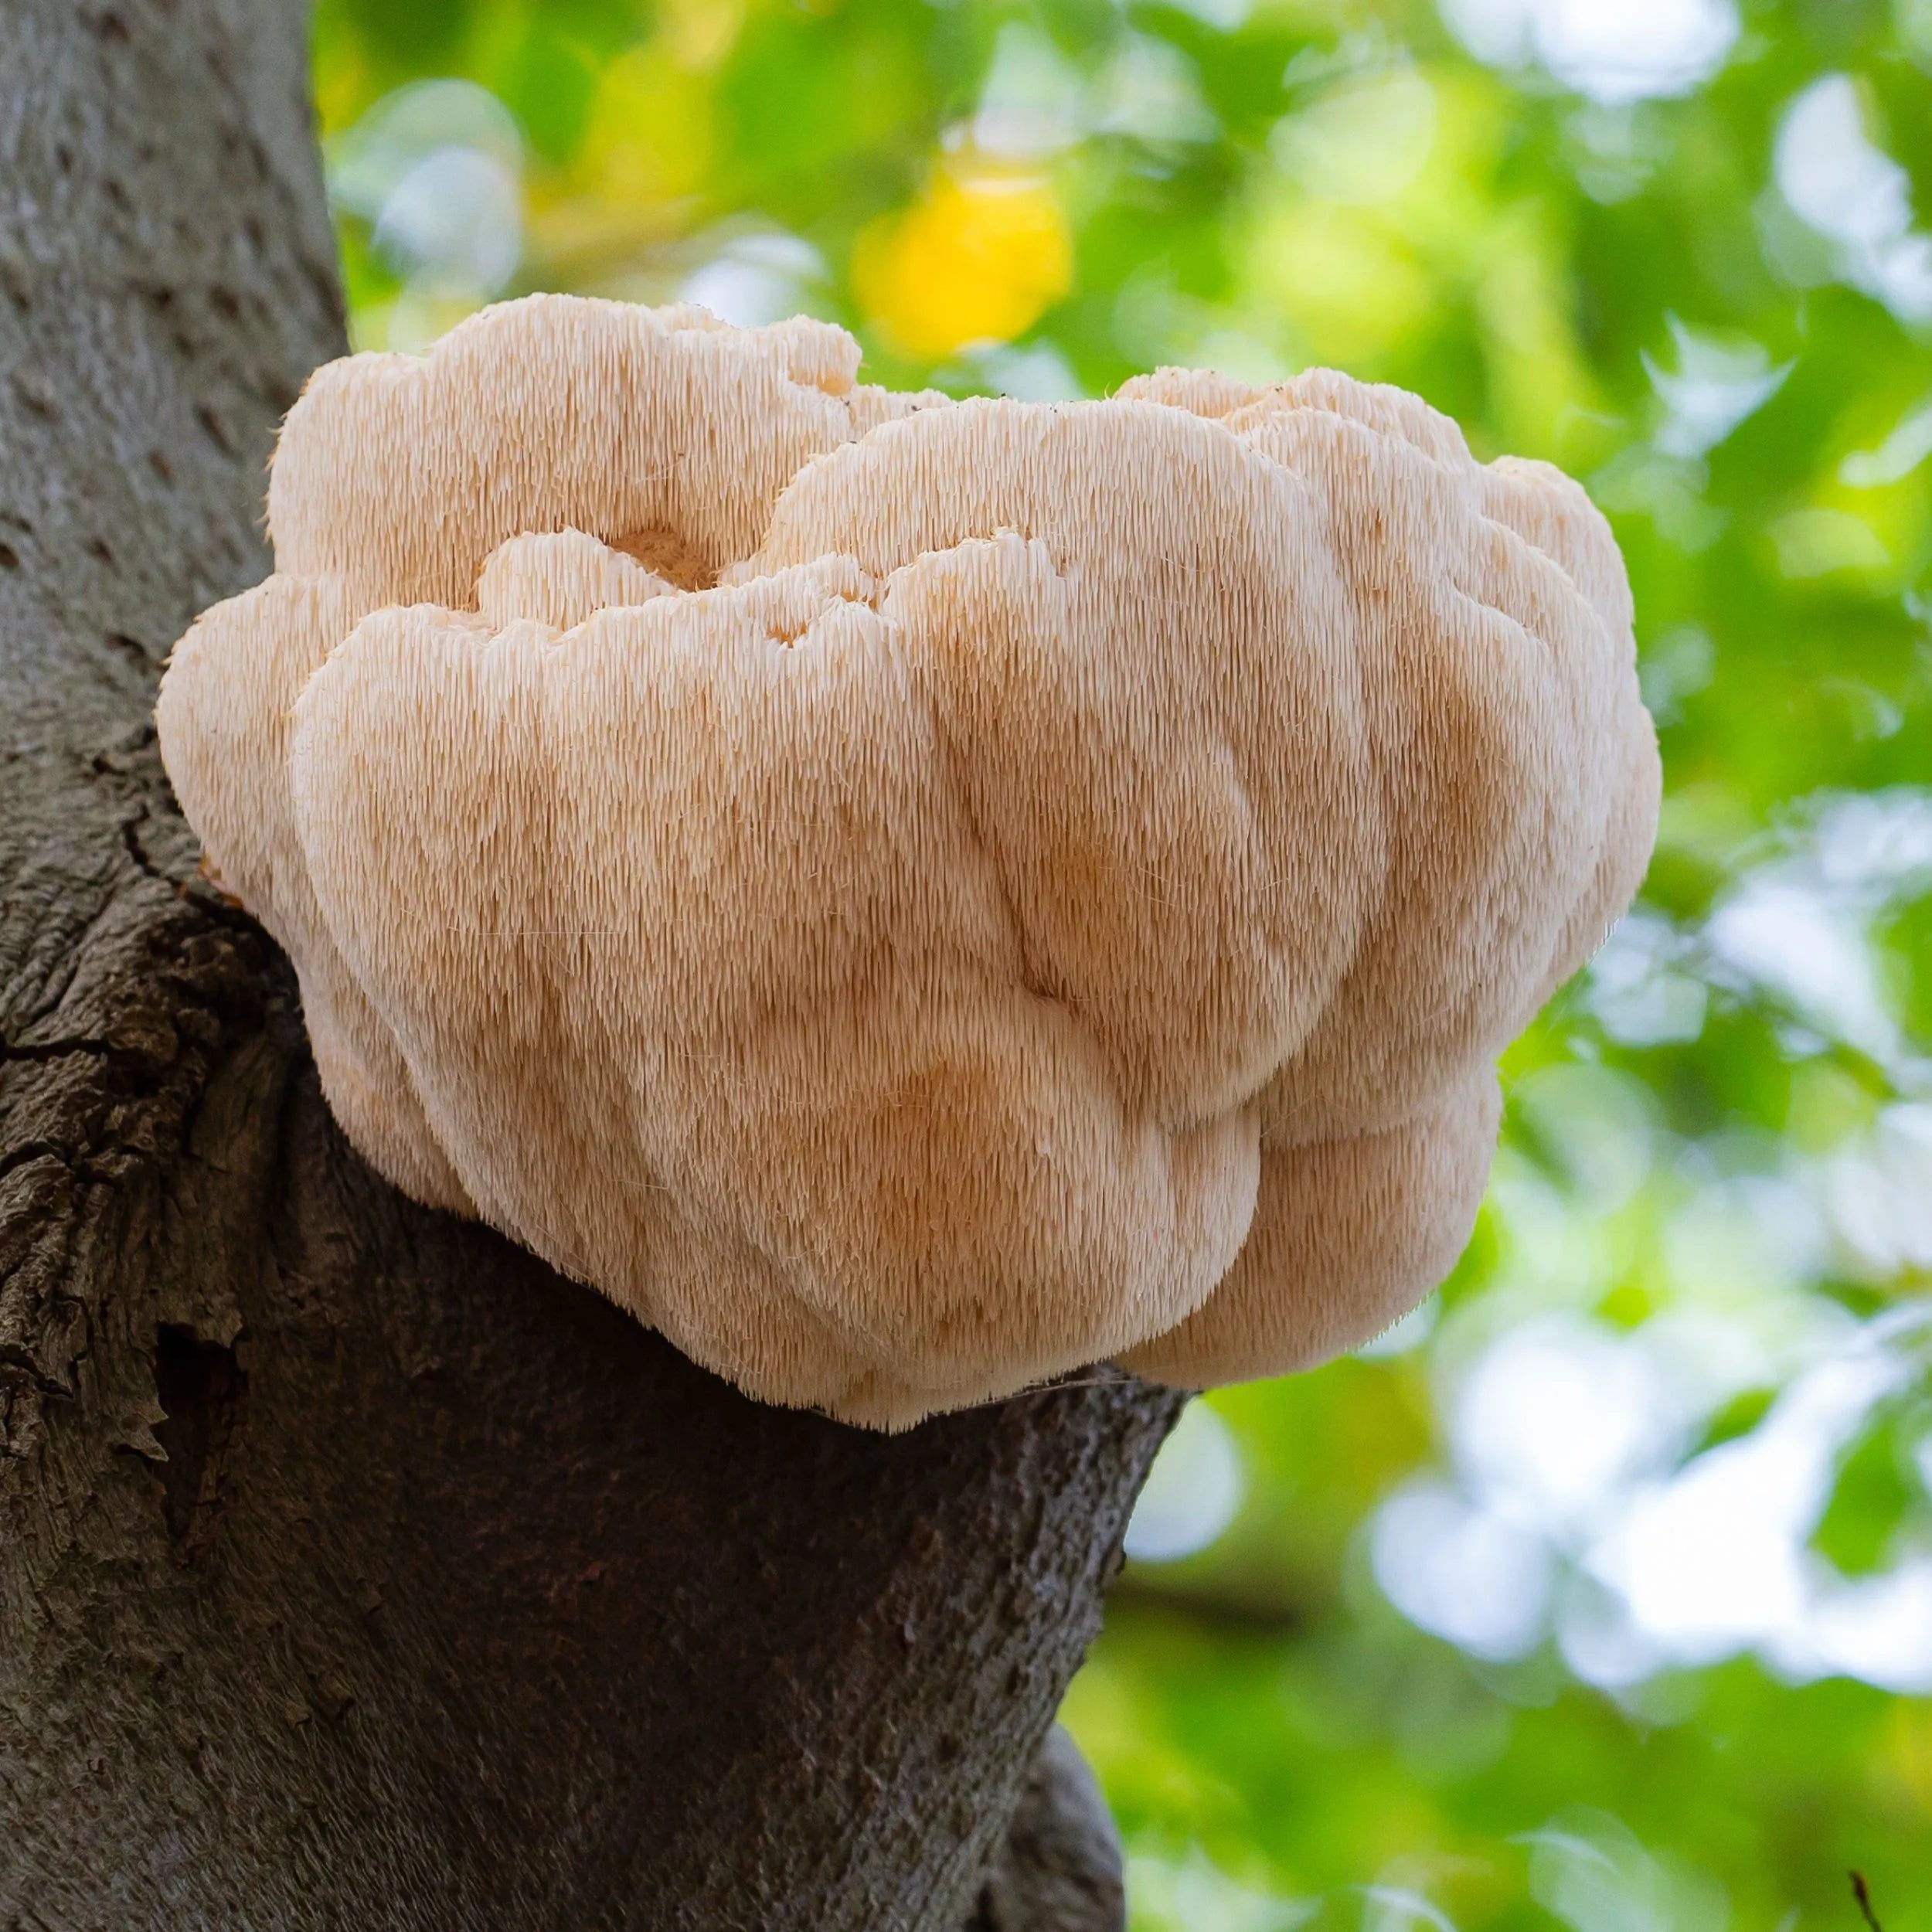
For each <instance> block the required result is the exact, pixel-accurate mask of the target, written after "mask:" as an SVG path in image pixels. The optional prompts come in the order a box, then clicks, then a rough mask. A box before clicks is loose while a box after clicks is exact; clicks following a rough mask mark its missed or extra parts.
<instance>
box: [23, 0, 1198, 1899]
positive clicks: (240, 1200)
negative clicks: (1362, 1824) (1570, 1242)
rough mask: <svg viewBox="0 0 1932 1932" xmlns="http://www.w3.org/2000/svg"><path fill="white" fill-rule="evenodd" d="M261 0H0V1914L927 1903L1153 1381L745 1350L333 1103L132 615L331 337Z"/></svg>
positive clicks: (279, 55)
mask: <svg viewBox="0 0 1932 1932" xmlns="http://www.w3.org/2000/svg"><path fill="white" fill-rule="evenodd" d="M303 29H304V21H303V19H302V16H301V9H300V7H299V5H298V4H297V3H296V0H257V4H255V5H250V4H247V0H91V4H88V3H81V4H77V0H0V1927H7V1928H12V1927H35V1928H39V1929H40V1932H81V1929H83V1928H86V1929H87V1932H94V1928H101V1929H103V1932H105V1929H106V1928H113V1932H124V1928H128V1927H167V1928H169V1932H179V1929H183V1928H191V1927H223V1928H227V1927H255V1928H264V1929H266V1928H277V1932H280V1929H281V1928H307V1927H338V1926H339V1927H349V1926H355V1927H424V1928H434V1932H446V1929H447V1928H451V1927H491V1928H501V1929H502V1932H515V1928H520V1927H532V1928H535V1927H543V1928H545V1932H550V1928H554V1927H560V1926H570V1927H581V1928H590V1927H619V1926H624V1927H651V1928H659V1927H685V1926H689V1927H706V1928H715V1927H738V1926H743V1927H760V1928H784V1927H800V1928H804V1927H811V1928H812V1929H813V1932H838V1929H840V1928H853V1929H854V1932H858V1929H859V1928H866V1932H872V1928H886V1927H890V1928H894V1929H895V1932H896V1928H901V1927H903V1928H914V1929H918V1932H924V1929H926V1928H942V1927H955V1926H957V1925H959V1924H960V1923H962V1922H963V1921H964V1919H965V1918H966V1917H967V1916H968V1912H969V1911H970V1910H971V1909H972V1907H973V1903H974V1899H975V1893H976V1890H977V1883H978V1876H979V1874H980V1872H981V1869H982V1867H983V1866H984V1865H985V1860H986V1858H987V1855H988V1851H989V1849H990V1848H991V1847H992V1845H993V1844H994V1842H995V1839H996V1838H998V1835H999V1833H1000V1832H1001V1830H1002V1827H1003V1825H1004V1824H1005V1820H1006V1819H1007V1818H1008V1817H1009V1815H1010V1814H1011V1812H1012V1808H1013V1806H1014V1804H1015V1800H1016V1798H1017V1796H1018V1794H1019V1787H1020V1781H1021V1779H1022V1775H1023V1774H1024V1773H1025V1771H1026V1768H1027V1767H1028V1765H1029V1762H1030V1761H1031V1760H1032V1757H1033V1754H1034V1753H1035V1752H1036V1750H1037V1748H1038V1747H1039V1743H1040V1740H1041V1739H1042V1737H1043V1735H1044V1734H1045V1733H1046V1728H1047V1726H1048V1723H1049V1719H1050V1718H1051V1716H1052V1713H1053V1709H1054V1708H1055V1706H1056V1703H1057V1702H1058V1699H1059V1697H1060V1692H1061V1691H1062V1689H1063V1686H1064V1685H1065V1683H1066V1679H1067V1678H1068V1676H1069V1675H1070V1673H1071V1672H1072V1671H1073V1668H1074V1666H1075V1665H1076V1664H1077V1661H1078V1659H1079V1658H1080V1653H1081V1651H1083V1648H1084V1647H1085V1645H1087V1641H1088V1640H1089V1639H1090V1637H1091V1635H1092V1634H1093V1631H1094V1628H1095V1626H1096V1624H1097V1617H1098V1603H1099V1597H1100V1590H1101V1587H1102V1586H1103V1584H1104V1581H1105V1580H1106V1578H1107V1575H1108V1574H1109V1573H1110V1572H1111V1568H1112V1566H1113V1565H1114V1563H1115V1561H1116V1560H1117V1550H1118V1546H1119V1541H1120V1536H1121V1529H1122V1526H1123V1523H1124V1519H1125V1516H1126V1513H1127V1511H1128V1506H1129V1504H1130V1502H1131V1498H1132V1496H1133V1495H1134V1491H1135V1489H1136V1488H1137V1487H1138V1483H1139V1481H1140V1478H1141V1475H1142V1474H1143V1472H1144V1470H1145V1465H1146V1464H1147V1462H1148V1459H1149V1458H1151V1455H1152V1453H1153V1451H1154V1449H1155V1445H1156V1444H1157V1443H1158V1440H1159V1438H1160V1437H1161V1436H1162V1434H1163V1432H1164V1431H1165V1428H1166V1427H1167V1426H1168V1424H1169V1423H1170V1422H1171V1420H1172V1416H1173V1413H1174V1410H1175V1406H1176V1405H1175V1402H1174V1400H1173V1399H1172V1398H1171V1397H1169V1396H1166V1395H1163V1394H1159V1393H1153V1392H1150V1391H1148V1390H1146V1389H1142V1388H1141V1387H1139V1386H1138V1385H1135V1384H1134V1383H1130V1382H1128V1381H1126V1380H1124V1379H1098V1378H1097V1379H1094V1380H1092V1381H1090V1382H1089V1383H1087V1385H1086V1386H1079V1387H1070V1388H1066V1389H1059V1390H1055V1391H1051V1392H1048V1393H1041V1394H1039V1395H1036V1396H1030V1397H1027V1398H1026V1399H1023V1400H1019V1401H1015V1402H1012V1403H1007V1404H1005V1405H1004V1406H1000V1407H997V1408H990V1409H987V1410H981V1411H978V1412H975V1413H971V1414H968V1415H964V1416H961V1417H954V1418H951V1419H950V1420H945V1421H944V1422H939V1423H932V1424H930V1425H928V1426H927V1427H923V1428H922V1429H920V1430H917V1431H915V1432H913V1434H910V1435H909V1436H906V1437H900V1438H897V1439H894V1440H886V1439H883V1438H880V1437H872V1436H868V1435H864V1434H859V1433H856V1432H854V1431H852V1430H846V1429H843V1428H841V1427H837V1426H835V1425H834V1424H832V1423H827V1422H825V1421H822V1420H819V1419H817V1418H815V1417H810V1416H806V1415H801V1414H798V1413H786V1412H782V1411H779V1410H769V1409H763V1408H760V1407H757V1406H753V1405H752V1404H750V1403H747V1402H745V1401H743V1400H741V1399H740V1398H739V1397H737V1396H735V1395H734V1394H733V1393H732V1392H731V1391H730V1390H729V1389H726V1387H725V1386H723V1384H721V1383H718V1382H716V1381H715V1380H713V1379H711V1378H710V1377H709V1376H706V1375H704V1374H702V1373H701V1372H699V1371H698V1370H697V1369H694V1368H692V1367H691V1366H689V1364H687V1363H686V1362H684V1361H683V1360H682V1359H680V1358H679V1356H677V1355H675V1353H674V1352H672V1350H670V1349H668V1347H666V1346H665V1345H664V1344H663V1343H662V1342H660V1341H659V1340H658V1338H656V1337H655V1336H653V1335H650V1334H648V1333H647V1332H645V1330H644V1329H642V1328H639V1327H638V1325H635V1324H634V1322H632V1321H631V1320H630V1319H629V1318H628V1317H626V1316H624V1315H621V1314H620V1313H619V1312H618V1311H617V1310H615V1309H614V1308H611V1307H610V1306H609V1305H607V1304H605V1303H604V1302H603V1301H600V1299H599V1298H597V1297H596V1296H595V1295H594V1294H590V1293H588V1292H587V1291H583V1290H581V1289H579V1288H577V1287H572V1286H570V1284H566V1283H564V1282H563V1281H560V1280H558V1279H557V1278H556V1277H554V1276H553V1275H552V1274H549V1273H548V1272H547V1271H546V1270H545V1269H544V1268H543V1267H541V1266H540V1265H539V1264H537V1263H536V1261H534V1260H532V1259H531V1258H530V1257H528V1256H527V1255H525V1254H522V1253H519V1252H518V1251H516V1250H514V1249H512V1248H511V1247H509V1246H508V1245H507V1244H506V1243H504V1242H502V1241H501V1240H498V1239H497V1238H495V1236H492V1235H491V1234H489V1233H487V1232H486V1231H485V1230H481V1229H480V1228H477V1227H474V1226H466V1225H464V1224H461V1223H457V1222H455V1221H454V1220H451V1219H447V1217H444V1216H437V1215H434V1214H430V1213H426V1212H423V1211H421V1210H420V1209H416V1208H414V1207H413V1206H410V1204H409V1203H407V1202H404V1201H403V1200H401V1199H399V1198H398V1197H397V1196H396V1195H395V1194H394V1193H393V1192H391V1191H390V1190H389V1189H386V1187H384V1186H383V1185H382V1184H381V1183H379V1182H377V1181H376V1180H375V1179H373V1178H372V1176H371V1175H370V1174H369V1172H367V1170H366V1169H365V1168H363V1167H362V1165H361V1164H360V1163H359V1162H358V1161H357V1160H356V1159H355V1157H354V1156H353V1155H352V1154H351V1153H350V1152H349V1150H348V1149H347V1148H346V1147H345V1145H344V1144H343V1142H342V1140H341V1138H340V1137H339V1136H338V1134H337V1133H336V1131H335V1128H333V1126H332V1123H331V1122H330V1121H329V1119H328V1115H327V1114H326V1111H325V1109H324V1107H323V1106H322V1104H321V1099H320V1097H319V1095H318V1090H317V1087H316V1083H315V1077H314V1073H313V1070H312V1069H311V1066H310V1064H309V1063H308V1059H307V1056H306V1054H305V1052H304V1046H303V1040H302V1035H301V1026H300V1020H299V1016H298V1013H297V1012H296V1011H295V1009H294V1000H293V996H292V992H291V979H290V975H288V973H287V970H286V968H285V967H284V963H283V962H282V961H281V960H280V959H279V957H277V955H276V954H275V953H274V951H273V949H272V948H271V947H270V946H269V945H268V944H267V942H266V941H265V940H264V939H263V937H261V935H260V933H259V932H258V931H257V930H256V929H255V928H254V927H252V926H251V925H250V923H248V922H247V920H245V919H243V918H241V917H239V916H238V915H236V914H234V913H231V912H230V911H229V910H226V908H225V907H224V906H223V905H222V904H221V903H219V901H218V900H216V899H214V898H213V896H211V895H209V893H206V891H204V890H202V889H200V888H199V887H198V886H197V885H196V883H194V879H193V872H192V868H193V861H194V852H193V849H192V841H191V840H190V839H189V837H188V835H186V832H185V828H183V826H182V824H181V822H180V820H179V817H178V816H177V815H176V814H175V811H174V809H173V808H172V804H171V803H170V801H169V800H168V794H167V791H166V788H165V782H164V781H163V779H162V774H161V772H160V770H159V767H158V762H157V760H156V758H155V752H154V747H153V738H152V733H151V729H150V726H149V723H148V716H149V707H150V705H151V700H152V689H153V684H154V680H155V674H156V671H157V668H158V663H159V660H160V658H161V655H162V652H163V651H164V650H165V648H166V646H167V645H168V642H169V641H170V640H171V639H172V638H173V637H174V636H175V634H177V633H178V632H179V631H180V630H181V629H182V627H183V626H184V624H185V623H186V621H187V620H188V619H189V617H190V616H191V615H192V613H193V612H194V611H195V610H196V608H197V607H199V606H200V605H202V604H204V603H206V602H207V601H209V600H211V599H213V598H214V597H217V596H219V595H222V594H226V593H227V592H230V591H232V590H234V589H236V588H237V587H240V585H242V584H243V583H246V582H247V581H248V580H250V579H251V578H252V577H255V576H256V575H257V574H258V573H260V571H261V570H263V568H264V558H263V556H262V555H261V553H260V540H259V536H258V532H257V515H258V512H259V509H260V501H261V492H262V465H263V461H264V457H265V455H266V453H267V447H268V444H269V439H270V434H271V430H272V427H273V424H274V421H275V420H276V419H277V417H278V416H279V414H280V413H281V411H282V410H284V409H285V408H286V407H287V404H288V403H289V402H290V401H291V400H292V398H293V396H294V393H295V391H296V389H297V386H298V384H299V383H300V381H301V378H302V376H304V373H305V372H306V371H307V370H308V369H310V368H311V366H313V365H314V364H315V362H318V361H319V360H321V359H323V358H324V357H325V356H327V355H331V354H332V353H335V352H337V351H338V349H339V348H340V346H341V340H342V324H341V319H340V315H339V311H338V300H337V296H336V294H335V281H334V270H333V248H332V241H331V237H330V233H329V230H328V223H327V221H326V219H325V213H324V209H323V204H322V199H321V185H320V182H319V179H318V167H317V162H316V158H315V150H314V146H313V142H312V140H311V135H310V130H309V125H308V106H307V101H306V96H305V77H304V61H303V47H302V41H303Z"/></svg>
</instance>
